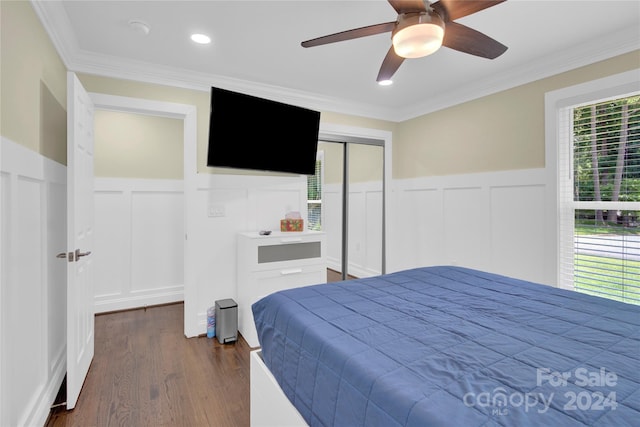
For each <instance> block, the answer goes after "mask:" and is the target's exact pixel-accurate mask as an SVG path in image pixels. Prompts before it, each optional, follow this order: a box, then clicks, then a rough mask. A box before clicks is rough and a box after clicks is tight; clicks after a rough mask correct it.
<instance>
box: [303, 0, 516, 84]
mask: <svg viewBox="0 0 640 427" xmlns="http://www.w3.org/2000/svg"><path fill="white" fill-rule="evenodd" d="M387 1H388V2H389V4H390V5H391V7H393V8H394V9H395V11H396V12H397V13H398V18H397V19H396V20H395V21H391V22H385V23H382V24H375V25H369V26H366V27H360V28H354V29H352V30H347V31H341V32H339V33H335V34H329V35H326V36H322V37H318V38H315V39H311V40H307V41H303V42H302V43H301V44H302V46H303V47H313V46H320V45H323V44H329V43H335V42H341V41H345V40H352V39H356V38H360V37H366V36H372V35H375V34H381V33H386V32H389V31H390V32H391V40H392V46H391V48H389V51H388V52H387V55H386V56H385V58H384V60H383V61H382V66H381V67H380V71H379V73H378V78H377V79H376V81H377V82H383V81H388V80H390V79H391V77H392V76H393V74H394V73H395V72H396V71H397V70H398V68H399V67H400V65H401V64H402V62H403V61H404V60H405V58H420V57H422V56H427V55H430V54H432V53H433V52H435V51H436V50H438V49H439V48H440V46H446V47H448V48H450V49H454V50H457V51H460V52H464V53H469V54H471V55H475V56H479V57H483V58H488V59H494V58H497V57H498V56H500V55H502V54H503V53H504V52H505V51H506V50H507V47H506V46H505V45H503V44H502V43H500V42H498V41H496V40H494V39H492V38H491V37H489V36H487V35H485V34H482V33H481V32H479V31H476V30H474V29H472V28H469V27H467V26H465V25H462V24H459V23H457V22H454V20H455V19H459V18H462V17H464V16H467V15H471V14H472V13H476V12H479V11H481V10H484V9H487V8H489V7H492V6H495V5H497V4H499V3H502V2H504V1H506V0H496V1H490V0H478V1H475V0H439V1H437V2H435V3H430V2H429V1H427V0H387Z"/></svg>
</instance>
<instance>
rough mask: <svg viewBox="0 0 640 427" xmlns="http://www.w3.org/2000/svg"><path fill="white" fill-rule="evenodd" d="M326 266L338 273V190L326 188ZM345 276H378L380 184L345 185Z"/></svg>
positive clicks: (380, 251) (380, 270) (380, 269)
mask: <svg viewBox="0 0 640 427" xmlns="http://www.w3.org/2000/svg"><path fill="white" fill-rule="evenodd" d="M322 197H323V200H322V209H323V226H322V231H324V232H325V233H326V239H327V243H326V244H327V263H328V265H329V267H330V268H332V269H334V270H336V271H341V270H342V186H341V185H339V184H326V185H325V186H324V187H323V191H322ZM348 226H349V236H348V240H347V244H348V248H349V249H348V250H349V257H348V262H349V267H348V271H349V274H351V275H354V276H356V277H370V276H375V275H378V274H380V273H381V272H382V183H381V182H362V183H352V184H350V185H349V223H348Z"/></svg>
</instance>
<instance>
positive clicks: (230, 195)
mask: <svg viewBox="0 0 640 427" xmlns="http://www.w3.org/2000/svg"><path fill="white" fill-rule="evenodd" d="M196 199H197V200H196V203H195V204H196V212H195V215H194V217H195V218H196V224H195V226H194V229H196V230H198V231H199V232H198V234H197V235H195V236H189V239H193V240H194V241H195V242H194V241H192V242H191V243H192V244H194V246H195V247H196V249H197V250H196V251H195V253H196V254H195V256H196V257H197V259H196V260H195V262H194V263H195V264H196V265H198V266H199V268H198V271H197V272H196V281H197V289H198V295H197V302H198V330H199V331H200V332H199V333H201V334H203V333H205V332H206V318H207V308H208V307H210V306H213V305H214V304H215V301H217V300H220V299H226V298H234V299H235V298H236V297H237V292H236V279H237V274H236V272H237V267H236V266H237V262H236V261H237V255H236V250H237V234H238V233H240V232H245V231H258V230H261V229H269V230H279V229H280V220H281V219H282V218H284V215H285V213H286V212H287V210H295V211H300V214H301V215H302V216H303V218H306V213H307V205H306V203H307V178H306V176H305V175H295V176H267V175H226V174H199V175H198V190H197V193H196ZM214 211H215V214H214Z"/></svg>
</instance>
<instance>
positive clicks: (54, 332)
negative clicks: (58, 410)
mask: <svg viewBox="0 0 640 427" xmlns="http://www.w3.org/2000/svg"><path fill="white" fill-rule="evenodd" d="M1 149H2V164H1V168H2V286H1V288H2V291H1V292H2V297H1V298H0V302H1V304H2V306H1V307H0V315H1V316H2V321H1V327H2V331H1V338H0V340H1V345H0V351H1V353H2V358H1V360H2V364H1V368H0V369H1V375H0V377H1V378H2V382H1V384H0V387H1V388H2V392H1V393H0V397H1V400H0V425H42V424H44V422H45V420H46V417H47V416H48V413H49V407H50V405H51V403H52V402H53V400H54V398H55V395H56V393H57V391H58V388H59V387H60V384H61V383H62V379H63V377H64V372H65V361H66V328H65V324H66V323H65V317H66V306H65V302H66V264H65V261H64V260H60V259H56V257H55V255H56V253H57V252H64V251H65V250H66V232H65V229H66V167H65V166H63V165H60V164H58V163H56V162H53V161H51V160H49V159H47V158H45V157H43V156H41V155H40V154H38V153H36V152H34V151H32V150H30V149H27V148H25V147H23V146H21V145H19V144H16V143H14V142H12V141H10V140H8V139H6V138H2V147H1Z"/></svg>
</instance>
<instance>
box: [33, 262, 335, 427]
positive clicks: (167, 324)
mask: <svg viewBox="0 0 640 427" xmlns="http://www.w3.org/2000/svg"><path fill="white" fill-rule="evenodd" d="M339 280H341V278H340V273H337V272H335V271H333V270H328V271H327V282H334V281H339ZM250 351H251V348H250V347H249V346H248V345H247V342H246V341H245V340H244V338H242V336H241V335H239V334H238V341H237V342H235V343H230V344H224V345H222V344H220V343H218V340H217V339H208V338H206V337H204V336H203V337H198V338H185V336H184V305H183V304H182V303H179V304H171V305H164V306H154V307H148V308H146V309H143V308H141V309H137V310H130V311H122V312H116V313H108V314H100V315H97V316H96V318H95V354H94V358H93V362H92V364H91V367H90V369H89V373H88V375H87V378H86V380H85V383H84V386H83V388H82V392H81V393H80V398H79V399H78V402H77V404H76V407H75V408H74V409H73V410H71V411H66V410H65V409H64V407H59V408H55V409H53V410H52V411H51V414H50V416H49V419H48V421H47V424H46V427H63V426H66V427H71V426H74V427H75V426H81V427H90V426H97V427H101V426H126V427H140V426H172V427H173V426H175V427H179V426H194V427H206V426H215V427H227V426H229V427H236V426H238V427H243V426H248V425H249V412H250V401H249V375H250V372H249V352H250Z"/></svg>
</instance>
